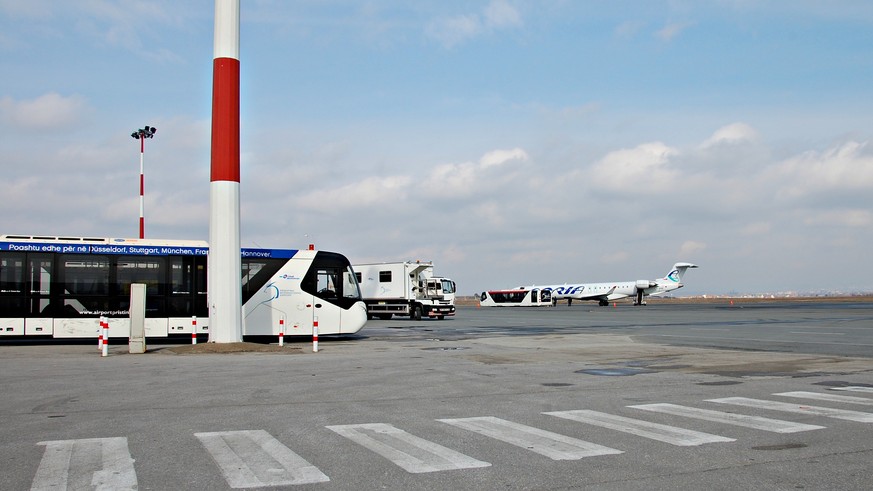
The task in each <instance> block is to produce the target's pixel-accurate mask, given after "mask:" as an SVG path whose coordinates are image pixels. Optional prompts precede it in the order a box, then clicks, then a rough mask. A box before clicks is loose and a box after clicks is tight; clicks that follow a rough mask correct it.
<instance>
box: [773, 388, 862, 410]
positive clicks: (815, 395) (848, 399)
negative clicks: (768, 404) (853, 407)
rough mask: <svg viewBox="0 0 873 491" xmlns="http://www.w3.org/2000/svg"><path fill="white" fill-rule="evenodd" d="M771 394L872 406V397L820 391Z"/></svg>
mask: <svg viewBox="0 0 873 491" xmlns="http://www.w3.org/2000/svg"><path fill="white" fill-rule="evenodd" d="M773 395H774V396H783V397H796V398H799V399H815V400H817V401H828V402H845V403H847V404H863V405H865V406H873V399H869V398H866V397H855V396H841V395H837V394H823V393H821V392H804V391H797V392H780V393H779V394H773Z"/></svg>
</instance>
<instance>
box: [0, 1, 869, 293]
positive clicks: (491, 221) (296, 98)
mask: <svg viewBox="0 0 873 491" xmlns="http://www.w3.org/2000/svg"><path fill="white" fill-rule="evenodd" d="M241 4H242V5H241V15H240V17H241V28H240V67H241V75H240V86H241V87H240V94H241V95H240V107H241V137H240V142H241V182H240V200H241V219H240V220H241V222H240V223H241V243H242V246H243V247H269V248H305V247H306V246H307V245H308V244H310V243H312V244H315V245H316V247H317V248H319V249H323V250H331V251H336V252H341V253H343V254H345V255H346V256H347V257H348V258H349V259H350V260H351V261H352V262H353V263H366V262H381V261H386V262H387V261H402V260H430V261H434V263H435V270H436V271H435V272H436V273H437V274H438V275H442V276H448V277H451V278H452V279H454V280H455V281H456V282H457V284H458V290H459V293H460V294H465V295H471V294H474V293H476V292H481V291H482V290H486V289H498V288H510V287H515V286H519V285H531V284H555V283H564V282H601V281H603V282H608V281H624V280H636V279H653V278H657V277H661V276H664V275H665V274H666V273H667V272H668V271H669V268H670V266H671V265H672V264H673V263H675V262H678V261H687V262H692V263H695V264H698V265H699V266H700V268H699V269H694V270H690V271H689V272H688V273H687V274H686V276H685V280H684V283H685V285H686V286H685V288H684V289H683V290H679V291H678V292H676V293H677V294H678V296H684V295H701V294H713V295H716V294H726V293H772V292H787V291H798V292H820V291H866V292H870V291H873V265H871V261H870V258H871V257H873V254H871V252H869V251H870V250H871V245H870V244H873V146H871V139H873V2H868V1H864V0H832V1H829V2H820V1H817V0H794V1H775V0H774V1H768V0H712V1H707V2H700V1H691V0H688V1H684V0H638V1H625V0H617V1H593V0H538V1H534V0H486V1H469V0H467V1H456V0H448V1H447V0H440V1H436V0H421V1H415V2H409V1H406V0H369V1H367V0H360V1H352V0H299V1H283V0H261V1H258V0H242V2H241ZM213 31H214V2H212V1H208V0H186V1H184V2H178V1H171V0H167V1H146V0H117V1H108V0H79V1H75V2H62V1H60V0H29V1H27V2H21V1H18V0H0V73H2V77H0V163H2V169H3V172H4V174H5V175H4V177H3V179H2V180H0V197H2V201H0V234H33V235H58V236H61V235H64V236H70V235H72V236H89V237H115V238H119V237H137V236H138V234H139V163H140V145H139V141H138V140H134V139H132V138H131V136H130V134H131V132H133V131H134V130H136V129H139V128H142V127H144V126H146V125H149V126H154V127H156V128H157V133H156V135H155V138H154V139H151V140H146V142H145V152H144V155H143V160H144V168H145V236H146V238H168V239H199V240H206V239H208V237H209V187H210V186H209V169H210V131H211V101H212V59H213Z"/></svg>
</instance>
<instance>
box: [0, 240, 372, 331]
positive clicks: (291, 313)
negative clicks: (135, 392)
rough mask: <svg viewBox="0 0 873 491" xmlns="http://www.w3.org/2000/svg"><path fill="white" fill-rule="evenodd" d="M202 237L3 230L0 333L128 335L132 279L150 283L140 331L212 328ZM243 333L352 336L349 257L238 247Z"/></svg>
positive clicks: (355, 290) (358, 305) (356, 301)
mask: <svg viewBox="0 0 873 491" xmlns="http://www.w3.org/2000/svg"><path fill="white" fill-rule="evenodd" d="M208 253H209V247H208V244H207V243H206V242H203V241H195V240H159V239H111V238H87V237H44V236H24V235H0V336H49V337H55V338H82V337H97V332H98V325H99V318H100V317H101V316H106V317H108V318H109V335H110V337H128V336H129V334H130V320H129V314H128V308H129V305H130V285H131V283H144V284H145V285H146V336H148V337H168V336H173V335H185V334H187V336H188V337H190V336H191V333H192V332H196V333H197V334H207V333H208V332H209V308H208V295H207V291H206V285H207V282H206V271H207V266H206V263H207V255H208ZM241 254H242V258H241V262H242V271H241V275H242V302H243V305H242V310H243V335H244V336H267V335H278V333H279V332H280V330H282V331H283V332H284V333H285V335H288V336H293V335H311V334H312V326H313V322H314V321H315V320H316V319H317V320H318V333H319V334H352V333H356V332H358V331H359V330H360V329H361V328H362V327H363V326H364V323H365V322H366V320H367V308H366V306H365V305H364V302H363V301H362V300H361V291H360V288H359V287H358V282H357V280H356V279H355V274H354V272H353V271H352V268H351V264H350V263H349V261H348V259H346V257H345V256H343V255H341V254H337V253H334V252H326V251H315V250H293V249H242V250H241Z"/></svg>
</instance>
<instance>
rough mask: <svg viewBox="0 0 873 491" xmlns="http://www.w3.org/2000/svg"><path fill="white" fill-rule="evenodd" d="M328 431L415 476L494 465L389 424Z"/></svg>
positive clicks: (333, 427)
mask: <svg viewBox="0 0 873 491" xmlns="http://www.w3.org/2000/svg"><path fill="white" fill-rule="evenodd" d="M327 428H328V429H330V430H332V431H334V432H336V433H338V434H339V435H342V436H344V437H346V438H348V439H349V440H352V441H353V442H355V443H357V444H359V445H361V446H363V447H365V448H367V449H369V450H372V451H373V452H376V453H377V454H379V455H381V456H382V457H385V458H386V459H388V460H390V461H391V462H394V463H395V464H396V465H398V466H400V467H401V468H403V469H404V470H406V471H407V472H411V473H416V474H417V473H422V472H436V471H446V470H456V469H470V468H477V467H488V466H490V465H491V464H490V463H488V462H483V461H481V460H476V459H474V458H472V457H468V456H466V455H464V454H462V453H460V452H456V451H454V450H452V449H450V448H446V447H444V446H442V445H439V444H436V443H433V442H430V441H428V440H425V439H423V438H419V437H417V436H415V435H412V434H410V433H407V432H405V431H403V430H401V429H399V428H395V427H394V426H392V425H389V424H385V423H370V424H354V425H337V426H328V427H327Z"/></svg>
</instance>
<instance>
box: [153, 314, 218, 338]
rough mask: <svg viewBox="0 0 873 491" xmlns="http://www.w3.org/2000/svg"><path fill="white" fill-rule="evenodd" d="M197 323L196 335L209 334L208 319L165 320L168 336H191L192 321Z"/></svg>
mask: <svg viewBox="0 0 873 491" xmlns="http://www.w3.org/2000/svg"><path fill="white" fill-rule="evenodd" d="M195 319H196V321H197V334H206V333H208V332H209V317H196V318H194V317H170V318H169V319H167V326H168V327H167V333H168V334H191V331H193V330H194V320H195ZM156 336H157V334H156Z"/></svg>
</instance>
